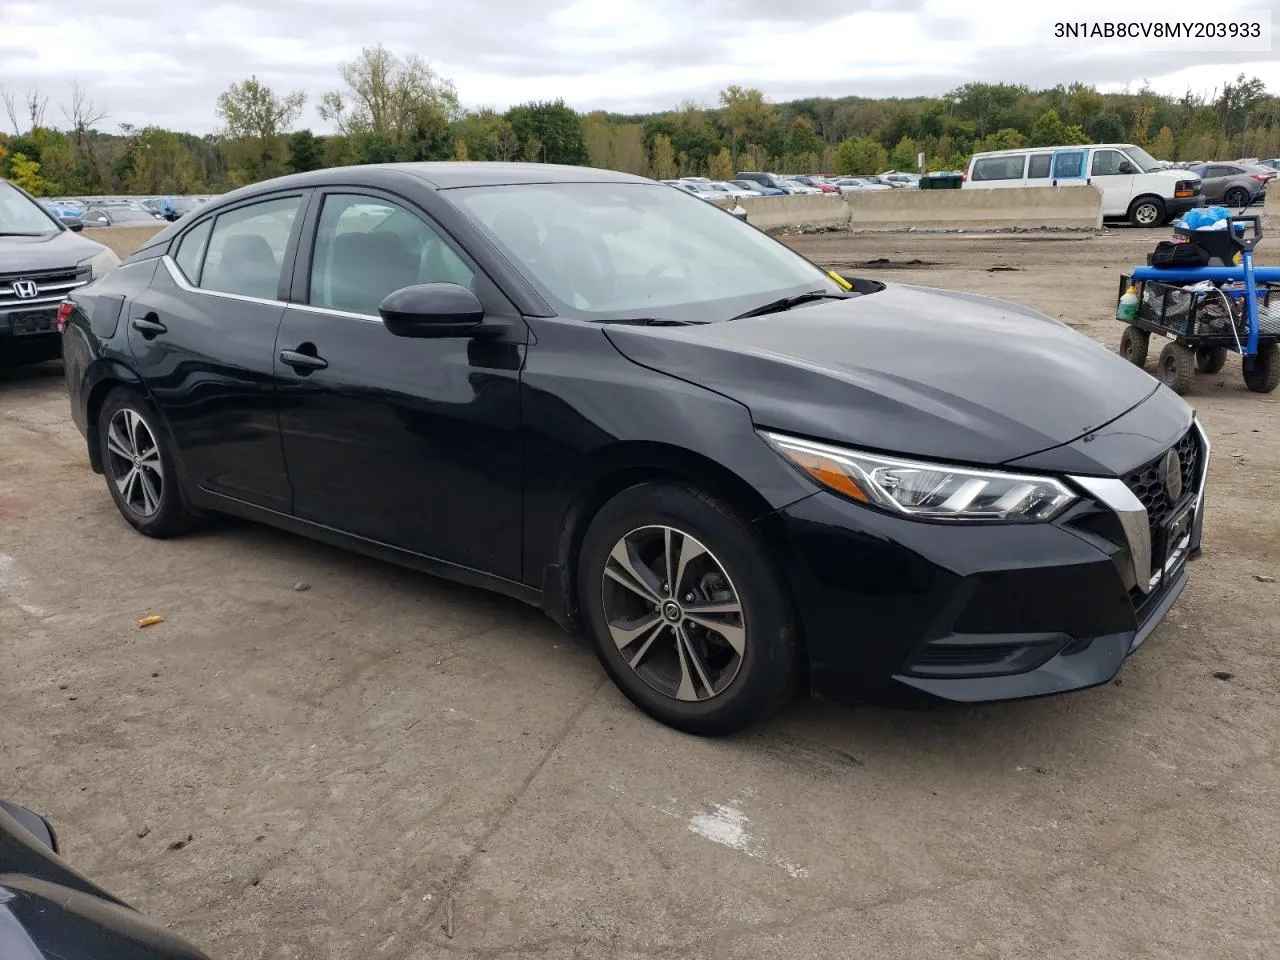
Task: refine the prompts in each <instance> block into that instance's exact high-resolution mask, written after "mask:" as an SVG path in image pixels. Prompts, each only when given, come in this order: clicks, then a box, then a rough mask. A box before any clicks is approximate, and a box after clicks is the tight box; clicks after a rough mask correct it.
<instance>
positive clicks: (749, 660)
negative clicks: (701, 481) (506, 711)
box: [577, 483, 798, 735]
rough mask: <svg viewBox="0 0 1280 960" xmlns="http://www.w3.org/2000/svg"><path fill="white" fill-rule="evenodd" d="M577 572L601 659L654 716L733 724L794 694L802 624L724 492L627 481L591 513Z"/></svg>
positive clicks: (696, 727)
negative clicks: (714, 494)
mask: <svg viewBox="0 0 1280 960" xmlns="http://www.w3.org/2000/svg"><path fill="white" fill-rule="evenodd" d="M577 581H578V600H579V604H580V607H581V609H582V612H583V620H584V622H585V624H586V627H587V633H588V635H589V636H590V638H591V641H592V644H593V645H594V646H595V649H596V654H597V656H599V658H600V662H601V663H602V664H603V665H604V668H605V670H606V672H608V674H609V676H610V677H611V678H612V679H613V681H614V683H616V684H617V685H618V687H619V689H621V690H622V692H623V693H624V694H625V695H626V696H627V697H628V698H629V699H630V700H631V701H632V703H634V704H635V705H636V706H638V707H639V708H640V709H642V710H644V711H645V712H646V713H648V714H649V715H650V716H652V717H654V718H655V719H657V720H660V721H661V722H663V723H665V724H668V725H669V726H672V727H675V728H676V729H679V730H684V731H686V732H688V733H695V734H702V735H719V734H726V733H732V732H734V731H737V730H741V729H743V728H744V727H747V726H750V725H751V724H753V723H757V722H759V721H761V720H763V719H765V718H767V717H768V716H770V715H771V714H773V713H774V712H775V711H776V710H777V709H778V708H779V707H780V706H781V705H782V704H783V703H784V702H785V701H786V699H787V697H788V696H789V694H790V693H791V691H792V687H793V683H794V679H795V676H796V666H797V646H798V644H797V628H796V622H795V619H794V616H793V614H792V611H791V605H790V603H789V602H788V598H787V595H786V593H785V591H784V589H783V588H782V586H781V584H782V582H783V581H782V577H781V575H780V573H779V571H778V570H777V569H776V567H775V566H774V564H773V563H772V561H771V558H770V553H769V551H768V549H767V548H766V545H765V543H764V541H763V539H762V538H761V537H760V535H759V533H758V532H757V531H756V530H755V529H753V528H752V526H751V525H750V524H748V523H746V522H745V521H744V520H743V519H742V518H741V517H739V516H738V515H737V513H735V512H734V511H733V510H732V509H731V508H730V507H729V506H727V505H726V504H724V503H722V502H720V501H719V500H716V499H715V498H713V497H711V496H709V495H707V494H705V493H703V492H701V491H699V490H697V489H695V488H692V487H688V486H685V485H681V484H675V483H645V484H640V485H639V486H635V487H631V488H629V489H627V490H624V491H623V492H622V493H620V494H618V495H617V496H616V497H614V498H613V499H612V500H610V501H609V502H608V503H607V504H605V506H604V507H603V508H602V509H601V510H600V512H599V513H598V514H597V515H596V517H595V518H594V519H593V520H592V521H591V525H590V527H589V528H588V529H587V533H586V536H585V537H584V539H583V543H582V549H581V552H580V553H579V557H578V577H577Z"/></svg>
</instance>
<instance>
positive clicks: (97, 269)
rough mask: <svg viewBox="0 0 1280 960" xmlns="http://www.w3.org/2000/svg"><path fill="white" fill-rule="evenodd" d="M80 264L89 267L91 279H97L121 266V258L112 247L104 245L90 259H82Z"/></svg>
mask: <svg viewBox="0 0 1280 960" xmlns="http://www.w3.org/2000/svg"><path fill="white" fill-rule="evenodd" d="M80 266H81V267H88V268H89V279H90V280H97V279H99V278H101V277H105V276H106V275H107V274H108V273H110V272H111V271H112V270H114V269H115V268H116V267H118V266H120V258H119V257H117V256H116V254H115V251H114V250H112V249H111V248H110V247H103V248H102V249H101V250H99V251H98V252H97V253H95V254H94V255H93V256H92V257H90V258H89V259H87V260H81V261H80Z"/></svg>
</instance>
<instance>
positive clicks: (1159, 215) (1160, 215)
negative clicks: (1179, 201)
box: [1129, 197, 1164, 227]
mask: <svg viewBox="0 0 1280 960" xmlns="http://www.w3.org/2000/svg"><path fill="white" fill-rule="evenodd" d="M1129 222H1130V223H1132V224H1133V225H1134V226H1135V227H1158V226H1160V224H1162V223H1164V201H1163V200H1161V199H1160V198H1159V197H1139V198H1138V199H1137V200H1135V201H1133V203H1131V204H1130V205H1129Z"/></svg>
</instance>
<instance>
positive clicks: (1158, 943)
mask: <svg viewBox="0 0 1280 960" xmlns="http://www.w3.org/2000/svg"><path fill="white" fill-rule="evenodd" d="M1155 239H1156V234H1155V233H1137V232H1132V231H1124V230H1116V231H1112V232H1110V233H1109V234H1107V235H1105V236H1102V237H1086V238H1078V237H1070V236H1067V235H1062V234H1045V235H1019V236H997V237H988V238H972V237H969V238H965V237H958V236H954V235H946V236H936V235H921V234H915V235H883V236H864V237H854V238H850V237H848V236H843V235H835V234H826V235H816V236H805V237H797V238H792V240H791V241H790V242H793V243H794V244H795V245H796V246H797V247H798V248H800V249H801V250H803V251H804V252H805V253H807V254H809V255H810V256H812V257H814V258H815V259H817V260H819V261H820V262H823V263H827V264H830V265H833V266H840V267H851V265H854V264H860V263H865V262H866V261H872V260H877V259H888V260H890V261H893V262H894V263H895V264H904V265H903V266H898V267H893V268H891V269H886V268H884V266H883V265H881V266H880V267H875V266H868V267H853V268H852V269H853V270H854V271H856V272H862V273H868V274H874V275H877V276H880V277H883V278H886V279H895V280H903V281H909V282H913V283H923V284H931V285H939V286H948V287H957V288H961V289H965V290H972V291H980V292H986V293H991V294H994V295H996V296H1001V297H1006V298H1009V299H1012V300H1017V301H1020V302H1023V303H1026V304H1029V305H1031V306H1034V307H1037V308H1039V309H1041V310H1044V311H1046V312H1047V313H1049V314H1050V315H1052V316H1054V317H1059V318H1062V319H1063V320H1064V321H1066V322H1068V323H1070V324H1071V325H1072V326H1075V327H1077V328H1079V329H1081V330H1083V331H1084V332H1085V333H1087V334H1089V335H1090V336H1094V337H1097V338H1098V339H1100V340H1102V341H1103V342H1105V343H1107V344H1109V345H1112V346H1114V345H1115V343H1116V342H1117V341H1118V337H1119V334H1120V327H1119V325H1118V324H1116V323H1115V321H1114V320H1113V319H1111V314H1112V311H1113V309H1114V307H1113V304H1114V296H1115V293H1114V289H1115V285H1116V278H1117V274H1118V272H1119V271H1120V270H1121V269H1122V268H1124V267H1125V266H1127V265H1131V264H1133V263H1136V262H1140V261H1141V259H1142V256H1143V254H1144V253H1145V251H1146V250H1148V249H1150V247H1151V246H1152V245H1153V244H1154V242H1155ZM1265 247H1266V245H1265V243H1264V247H1263V248H1262V254H1263V256H1262V259H1263V260H1267V255H1266V250H1265ZM913 260H919V261H924V262H923V263H918V264H914V265H912V264H911V263H910V261H913ZM1270 262H1274V260H1271V261H1270ZM1002 267H1008V268H1012V269H1008V270H1003V269H999V270H995V271H993V270H992V268H1002ZM917 349H921V350H927V349H929V344H928V343H920V344H918V345H917ZM1188 399H1189V400H1190V401H1191V402H1192V403H1194V405H1195V406H1196V407H1197V408H1198V410H1199V412H1200V415H1201V417H1202V418H1203V420H1204V422H1205V424H1206V426H1207V429H1208V432H1209V434H1210V436H1211V439H1212V441H1213V444H1214V459H1213V466H1212V471H1211V475H1210V489H1209V494H1208V506H1207V511H1208V512H1207V519H1206V524H1205V551H1204V556H1203V558H1202V559H1201V560H1199V561H1197V562H1196V563H1195V564H1194V566H1193V569H1192V578H1191V584H1190V586H1189V588H1188V589H1187V592H1186V593H1185V594H1184V596H1183V598H1182V599H1181V601H1180V602H1179V603H1178V604H1177V605H1176V606H1175V608H1174V609H1173V611H1172V612H1171V614H1170V615H1169V617H1168V619H1167V620H1166V621H1165V623H1164V624H1163V625H1162V626H1161V627H1160V628H1159V630H1158V631H1157V632H1156V633H1155V634H1154V635H1153V637H1152V638H1151V639H1150V640H1149V641H1148V642H1147V644H1146V645H1145V646H1144V647H1143V648H1142V649H1141V651H1139V652H1138V653H1137V654H1136V655H1135V656H1134V657H1133V658H1132V659H1131V660H1130V661H1129V662H1128V663H1127V664H1126V666H1125V667H1124V668H1123V670H1122V672H1121V674H1120V678H1119V679H1118V680H1117V681H1115V683H1113V684H1110V685H1107V686H1105V687H1102V688H1099V689H1096V690H1092V691H1088V692H1084V693H1078V694H1073V695H1069V696H1065V697H1060V698H1055V699H1046V700H1039V701H1034V702H1023V703H1011V704H1001V705H992V706H985V707H976V708H972V709H963V710H959V711H949V712H945V713H904V712H894V711H888V710H881V709H873V708H858V709H846V708H842V707H838V706H835V705H832V704H829V703H822V702H807V703H798V704H796V705H794V706H792V707H790V708H789V709H787V710H786V711H784V713H783V714H782V715H781V716H779V717H778V718H777V719H776V720H775V721H773V722H771V723H769V724H767V725H765V726H763V727H761V728H760V729H757V730H755V731H753V732H751V733H749V734H746V735H743V736H740V737H736V738H732V739H727V740H719V741H709V740H699V739H695V738H691V737H687V736H683V735H680V734H677V733H675V732H673V731H670V730H667V729H665V728H663V727H661V726H659V725H657V724H656V723H653V722H651V721H649V720H648V719H646V718H645V717H644V716H642V715H641V714H639V713H638V712H637V711H635V710H634V709H633V708H631V706H630V705H629V704H628V703H627V702H626V701H625V700H624V699H623V698H622V696H621V695H620V694H618V693H617V692H616V691H615V690H614V688H613V687H612V686H611V685H610V684H609V683H607V682H606V681H605V680H604V678H603V675H602V672H601V671H600V669H599V668H598V666H597V664H596V663H595V661H594V659H593V656H592V654H591V653H590V651H589V650H588V648H587V647H586V645H585V643H583V642H582V641H581V640H579V639H576V638H572V637H569V636H566V635H564V634H563V633H561V632H560V631H559V630H558V629H557V628H556V627H555V626H554V625H553V624H552V623H551V622H550V621H549V620H547V619H545V618H544V617H542V616H541V615H540V614H538V613H537V612H535V611H533V610H531V609H526V608H524V607H522V606H521V605H519V604H517V603H515V602H508V601H506V600H504V599H501V598H495V597H493V596H490V595H487V594H484V593H480V592H477V591H474V590H470V589H466V588H462V587H458V586H454V585H451V584H448V583H443V582H440V581H437V580H433V579H431V578H430V577H426V576H422V575H418V574H415V573H410V572H406V571H403V570H400V569H397V568H394V567H390V566H386V565H382V564H379V563H376V562H373V561H369V560H365V559H362V558H359V557H356V556H352V555H350V554H347V553H343V552H340V551H338V550H334V549H330V548H327V547H324V546H320V545H317V544H315V543H311V542H309V541H306V540H303V539H300V538H297V537H293V536H289V535H286V534H283V533H278V532H275V531H272V530H267V529H262V528H257V527H253V526H250V525H247V524H241V523H231V522H228V523H226V524H223V525H220V526H218V527H216V528H213V529H210V530H208V531H206V532H203V533H201V534H198V535H195V536H191V537H189V538H186V539H182V540H176V541H170V542H157V541H151V540H147V539H145V538H143V537H141V536H138V535H137V534H135V533H133V532H132V531H131V530H129V529H128V528H127V527H126V526H125V524H124V522H123V521H122V520H121V519H120V518H119V517H118V516H117V514H116V511H115V508H114V507H113V506H112V503H111V500H110V499H109V498H108V496H107V492H106V490H105V488H104V485H103V481H102V479H101V478H100V477H97V476H95V475H94V474H92V473H91V472H90V470H89V467H88V464H87V462H86V458H85V451H84V446H83V443H82V441H81V438H80V436H79V434H78V433H77V432H76V430H75V427H74V426H73V425H72V423H71V420H70V419H69V414H68V407H67V399H66V393H65V389H64V386H63V383H62V379H61V372H60V369H59V367H58V366H57V365H48V366H45V367H41V368H32V369H27V370H21V371H9V372H7V373H4V374H0V637H2V638H3V641H4V642H3V651H4V654H5V656H4V668H3V670H0V702H2V703H3V704H4V707H3V720H4V722H3V724H0V758H3V765H2V767H0V793H2V794H3V795H4V796H5V797H7V798H9V799H12V800H16V801H19V802H22V803H24V804H27V805H28V806H31V807H33V808H35V809H37V810H39V811H41V812H43V813H45V814H46V815H48V816H49V817H50V818H51V820H52V821H53V823H54V825H55V827H56V828H57V829H58V831H59V834H60V836H61V838H62V841H63V843H64V846H65V850H66V853H67V856H68V858H69V859H70V861H71V862H72V863H74V864H76V865H78V866H79V867H80V868H81V869H83V870H84V871H85V872H87V873H88V874H89V875H90V876H91V877H93V878H94V879H95V880H97V881H99V882H101V883H103V884H104V885H105V886H107V887H108V888H109V889H111V890H112V891H114V892H116V893H117V894H118V895H120V896H122V897H123V898H125V899H126V900H128V901H129V902H131V903H133V904H135V905H136V906H138V907H139V908H140V909H142V910H143V911H145V912H146V913H147V914H149V915H151V916H152V917H154V918H156V919H157V920H159V921H161V922H163V923H165V924H166V925H169V926H171V927H172V928H174V929H175V930H178V931H180V932H181V933H183V934H184V935H186V936H188V937H190V938H192V939H193V940H195V941H196V942H197V943H199V944H201V945H202V946H203V947H204V948H205V949H207V950H208V951H209V953H210V954H211V956H213V957H215V958H225V960H239V958H245V960H247V958H281V960H284V958H306V960H320V958H343V960H357V958H358V960H367V958H382V957H386V958H406V960H407V958H413V960H417V958H427V957H457V958H476V960H479V958H513V960H515V958H548V960H549V958H597V957H615V958H641V957H662V958H676V957H679V958H703V957H705V958H751V960H767V958H788V960H792V958H847V957H854V956H857V957H874V958H877V960H899V958H901V960H929V958H947V960H954V958H971V957H993V958H994V957H999V958H1024V957H1025V958H1036V960H1066V958H1072V960H1075V958H1121V957H1123V958H1169V960H1191V958H1205V960H1228V958H1231V960H1234V958H1262V957H1274V956H1276V951H1277V949H1278V948H1277V944H1278V943H1280V892H1278V890H1277V872H1276V865H1277V864H1280V822H1278V819H1277V813H1276V811H1277V799H1276V798H1277V797H1280V743H1278V737H1277V732H1276V731H1277V729H1278V728H1280V667H1278V666H1277V654H1276V649H1277V646H1276V645H1277V641H1278V640H1280V583H1277V582H1275V580H1272V579H1270V578H1276V579H1277V580H1280V543H1278V540H1277V537H1278V536H1280V533H1278V531H1280V510H1277V509H1276V506H1275V504H1276V502H1277V499H1278V495H1280V490H1278V489H1277V478H1278V477H1280V439H1278V437H1277V432H1276V429H1275V425H1276V423H1277V414H1278V413H1280V406H1278V404H1280V393H1277V394H1275V395H1272V396H1266V397H1264V396H1258V395H1255V394H1250V393H1248V392H1246V391H1245V390H1244V388H1243V384H1242V382H1241V377H1240V367H1239V362H1238V361H1237V360H1235V359H1234V358H1232V359H1231V360H1230V361H1229V362H1228V364H1227V367H1226V369H1225V370H1224V371H1223V372H1222V373H1221V374H1218V375H1214V376H1207V377H1201V378H1200V379H1199V381H1198V383H1197V386H1196V391H1195V393H1194V394H1193V395H1192V396H1190V397H1189V398H1188ZM304 586H305V587H306V589H303V587H304ZM152 613H155V614H160V615H162V616H164V618H165V619H164V622H163V623H160V624H157V625H155V626H152V627H149V628H147V629H139V628H138V627H137V621H138V618H140V617H142V616H145V615H147V614H152ZM450 918H451V921H450ZM450 923H451V927H450ZM447 928H448V929H447ZM450 934H451V935H450Z"/></svg>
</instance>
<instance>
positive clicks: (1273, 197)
mask: <svg viewBox="0 0 1280 960" xmlns="http://www.w3.org/2000/svg"><path fill="white" fill-rule="evenodd" d="M1245 212H1246V213H1248V212H1249V211H1247V210H1246V211H1245ZM1262 229H1263V230H1267V231H1270V230H1280V181H1276V180H1272V181H1271V183H1269V184H1267V201H1266V203H1265V204H1263V207H1262Z"/></svg>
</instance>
